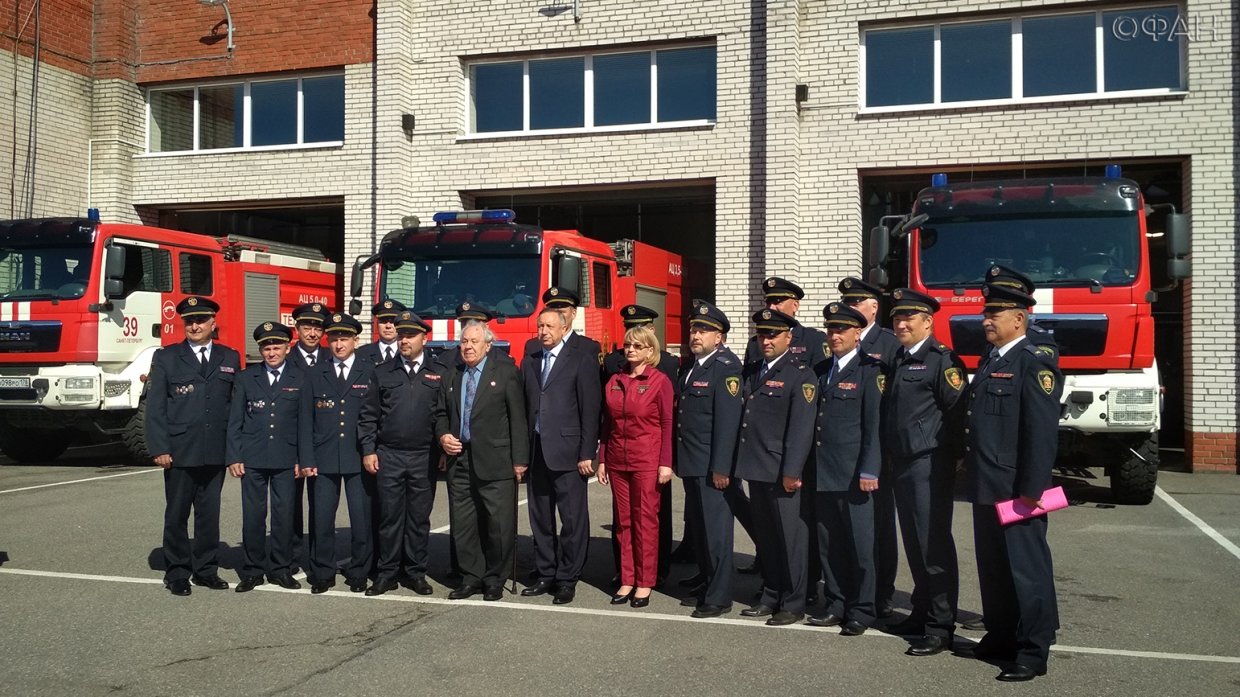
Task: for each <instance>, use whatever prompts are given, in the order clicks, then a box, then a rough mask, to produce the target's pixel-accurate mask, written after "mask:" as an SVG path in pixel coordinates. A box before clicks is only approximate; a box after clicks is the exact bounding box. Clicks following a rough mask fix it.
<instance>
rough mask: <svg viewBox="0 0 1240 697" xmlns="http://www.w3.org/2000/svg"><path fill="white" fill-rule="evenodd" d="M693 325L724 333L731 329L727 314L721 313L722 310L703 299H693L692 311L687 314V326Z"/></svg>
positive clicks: (691, 326)
mask: <svg viewBox="0 0 1240 697" xmlns="http://www.w3.org/2000/svg"><path fill="white" fill-rule="evenodd" d="M695 326H696V327H699V328H703V329H713V330H715V331H717V332H723V333H724V334H727V333H728V332H729V331H731V330H732V323H731V322H729V321H728V316H727V315H725V314H724V313H723V310H720V309H719V308H717V307H715V306H714V305H712V304H710V303H708V302H706V301H705V300H694V301H693V312H691V313H690V316H689V328H691V329H692V328H693V327H695Z"/></svg>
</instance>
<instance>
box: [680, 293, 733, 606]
mask: <svg viewBox="0 0 1240 697" xmlns="http://www.w3.org/2000/svg"><path fill="white" fill-rule="evenodd" d="M731 328H732V325H731V323H730V322H729V321H728V317H727V315H725V314H724V313H723V311H722V310H720V309H719V308H717V307H715V306H714V305H711V304H710V303H708V302H705V301H698V302H697V303H696V305H695V306H694V309H693V314H692V315H691V316H690V318H689V348H690V350H691V351H692V352H693V358H694V360H693V362H692V363H690V364H689V366H688V367H687V368H685V371H684V374H683V375H682V376H678V377H677V379H676V380H675V381H674V382H673V383H672V384H673V385H675V386H676V392H677V407H676V474H677V475H678V476H679V477H680V478H681V479H682V480H684V487H685V518H686V525H685V539H686V540H687V541H689V544H690V545H691V546H692V548H693V550H694V552H695V553H696V556H697V562H698V569H699V570H700V574H701V576H702V578H703V583H704V587H703V588H701V591H700V594H699V595H694V596H691V597H692V598H693V601H694V602H695V604H696V606H697V607H695V608H694V610H693V616H694V617H697V618H705V617H718V616H720V615H722V614H724V613H727V612H731V610H732V534H733V528H734V527H735V525H734V523H733V522H732V502H733V501H735V500H737V499H738V498H740V497H741V496H742V494H741V492H740V490H739V482H738V481H734V480H733V479H732V469H733V466H734V462H735V459H734V455H735V454H736V433H737V431H739V430H740V425H741V410H742V408H743V406H742V403H741V362H740V360H739V359H738V358H737V357H736V354H734V353H732V351H731V350H730V349H728V347H727V346H724V345H723V343H724V341H726V340H727V333H728V331H729V330H730V329H731ZM682 544H683V543H682Z"/></svg>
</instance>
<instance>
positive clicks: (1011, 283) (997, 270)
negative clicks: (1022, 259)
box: [986, 264, 1034, 295]
mask: <svg viewBox="0 0 1240 697" xmlns="http://www.w3.org/2000/svg"><path fill="white" fill-rule="evenodd" d="M986 282H987V283H989V284H990V285H992V286H1007V287H1008V288H1015V289H1016V290H1019V291H1020V292H1022V293H1024V294H1025V295H1033V290H1034V285H1033V279H1031V278H1029V277H1028V276H1026V275H1025V274H1023V273H1021V272H1019V271H1017V270H1016V269H1013V268H1010V267H1007V266H1002V265H1000V264H995V265H994V266H992V267H990V269H989V270H987V271H986Z"/></svg>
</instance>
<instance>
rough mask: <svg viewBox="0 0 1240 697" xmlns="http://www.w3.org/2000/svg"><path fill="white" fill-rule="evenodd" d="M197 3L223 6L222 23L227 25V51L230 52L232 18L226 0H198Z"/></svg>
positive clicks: (231, 48)
mask: <svg viewBox="0 0 1240 697" xmlns="http://www.w3.org/2000/svg"><path fill="white" fill-rule="evenodd" d="M198 4H200V5H206V6H207V7H223V8H224V23H225V24H227V25H228V52H229V53H232V50H233V20H232V12H230V11H229V10H228V0H198ZM215 26H217V27H218V26H219V25H218V24H217V25H215Z"/></svg>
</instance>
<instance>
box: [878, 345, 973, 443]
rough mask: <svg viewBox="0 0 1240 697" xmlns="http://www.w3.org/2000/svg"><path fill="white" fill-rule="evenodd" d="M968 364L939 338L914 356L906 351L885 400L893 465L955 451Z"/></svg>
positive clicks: (886, 440)
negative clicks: (938, 451)
mask: <svg viewBox="0 0 1240 697" xmlns="http://www.w3.org/2000/svg"><path fill="white" fill-rule="evenodd" d="M965 377H966V376H965V369H964V363H963V362H961V360H960V358H959V357H958V356H956V354H955V353H953V352H952V350H951V349H949V348H947V347H946V346H944V345H942V344H940V343H939V341H938V339H936V338H935V337H934V335H933V334H931V335H930V336H928V337H926V340H925V342H923V343H922V345H921V347H920V348H918V349H917V351H915V352H914V353H913V354H911V355H906V353H905V351H904V350H903V348H901V350H900V351H899V352H898V353H897V354H896V356H895V359H894V361H893V367H892V368H891V370H890V371H889V372H888V375H887V390H886V394H885V395H884V397H883V421H882V439H883V448H884V454H885V455H886V456H887V458H888V459H889V460H909V459H912V458H915V457H918V456H920V455H924V454H926V453H929V452H932V451H934V450H936V449H938V448H939V447H940V446H949V447H950V448H951V450H950V451H949V453H950V454H952V455H957V456H958V455H959V442H958V441H951V438H950V434H952V433H955V432H956V428H957V426H958V424H959V421H960V409H959V407H962V406H963V402H961V401H960V397H961V395H963V394H964V388H965V387H966V386H967V380H966V379H965Z"/></svg>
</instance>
